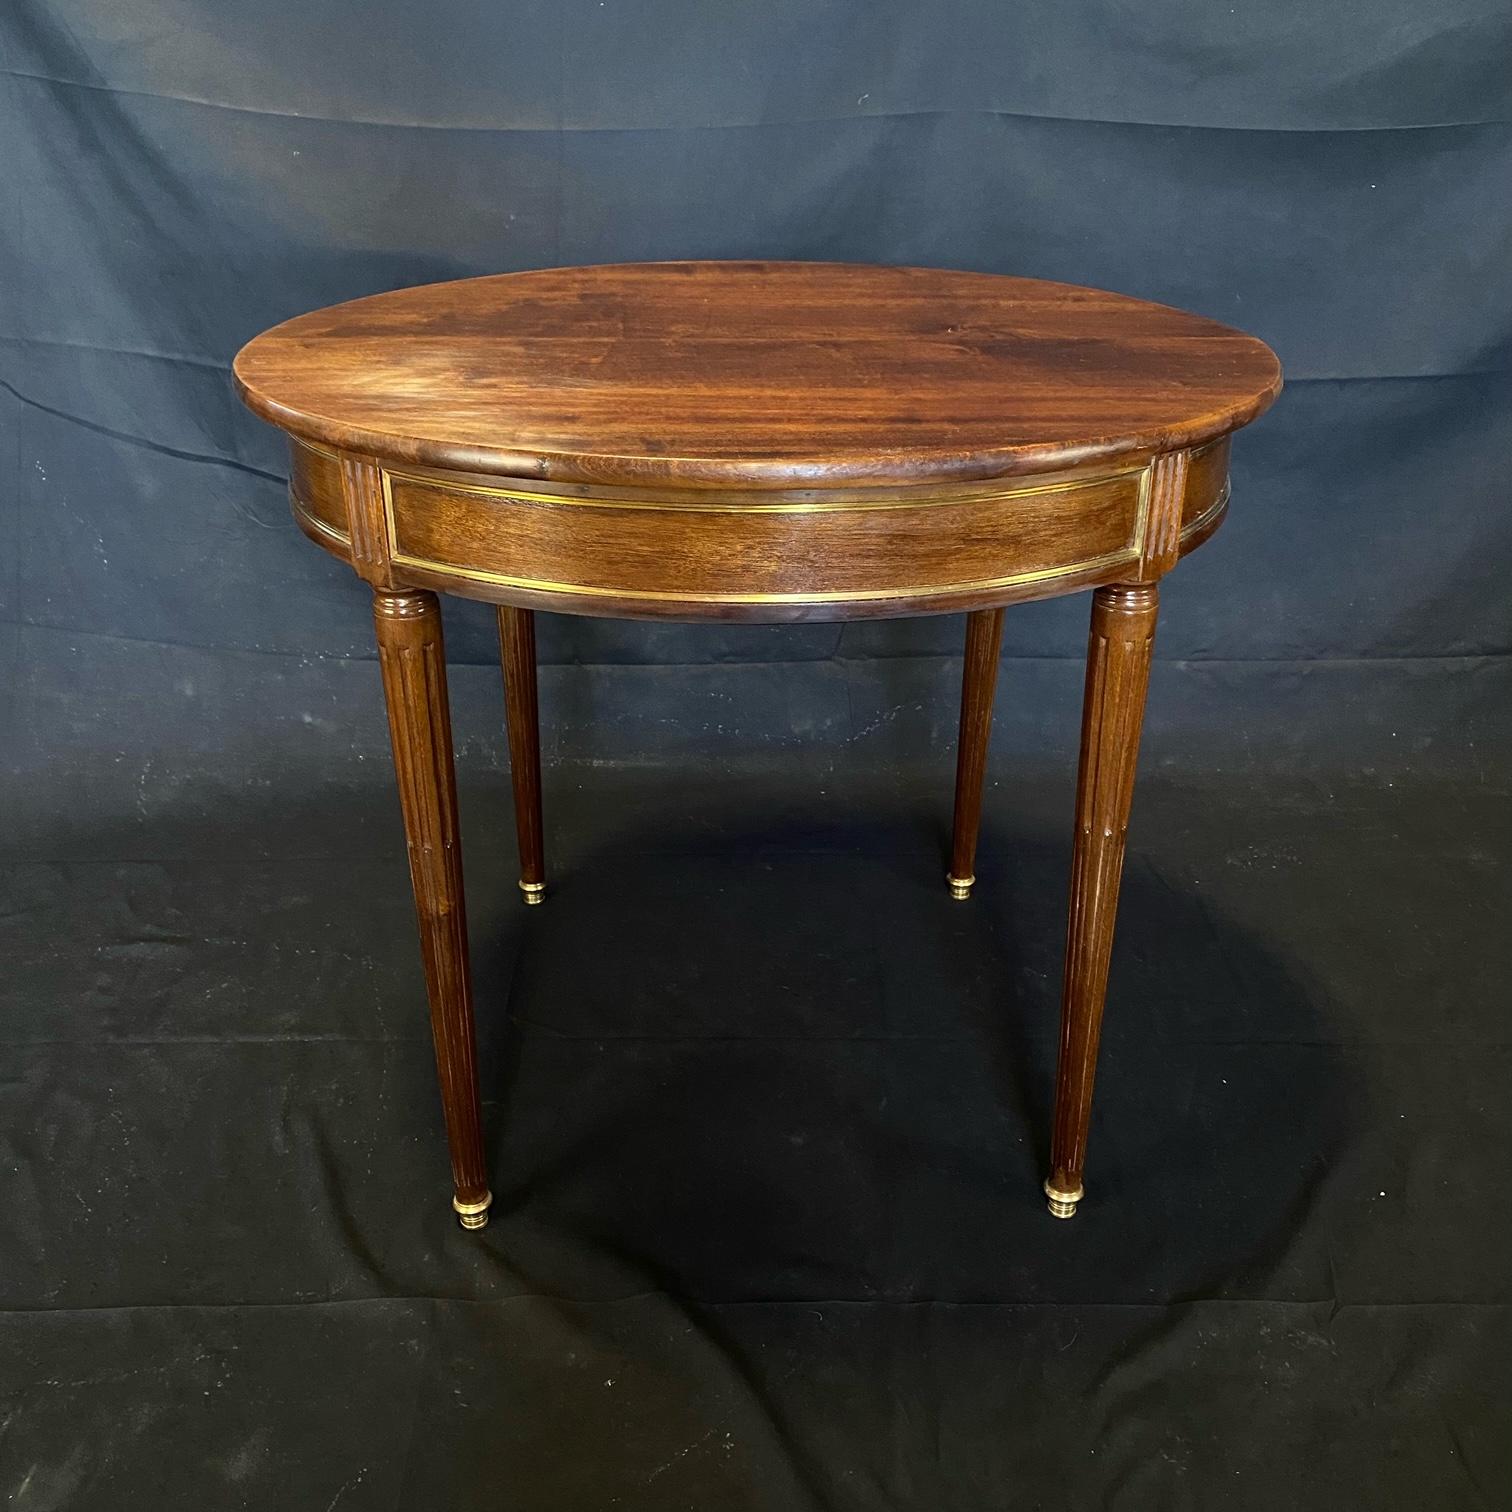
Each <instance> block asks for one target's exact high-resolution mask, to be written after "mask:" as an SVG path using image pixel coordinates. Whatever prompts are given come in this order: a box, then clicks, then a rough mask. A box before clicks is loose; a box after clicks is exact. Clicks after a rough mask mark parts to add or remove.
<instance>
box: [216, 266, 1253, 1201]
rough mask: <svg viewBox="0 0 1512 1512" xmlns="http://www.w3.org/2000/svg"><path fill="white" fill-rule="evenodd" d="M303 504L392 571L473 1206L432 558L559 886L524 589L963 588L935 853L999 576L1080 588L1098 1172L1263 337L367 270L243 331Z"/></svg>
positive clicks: (415, 788) (740, 275)
mask: <svg viewBox="0 0 1512 1512" xmlns="http://www.w3.org/2000/svg"><path fill="white" fill-rule="evenodd" d="M235 372H236V382H237V385H238V388H239V390H240V392H241V394H242V397H243V398H244V399H245V400H246V402H247V404H248V405H249V406H251V408H252V409H253V410H255V411H256V412H257V413H258V414H260V415H263V416H264V417H266V418H267V419H270V420H272V421H273V422H274V423H275V424H277V425H279V426H281V427H282V428H283V429H284V430H285V431H287V432H288V433H289V436H290V440H291V443H292V446H291V451H292V463H291V470H290V495H291V500H292V503H293V507H294V514H295V518H296V519H297V520H298V522H299V525H300V528H301V529H303V530H304V531H305V533H306V534H307V535H309V536H310V538H311V539H312V540H314V541H316V542H318V543H319V544H320V545H321V546H323V547H324V548H325V549H326V550H327V551H330V552H332V553H333V554H334V555H336V556H338V557H340V558H341V559H342V560H344V561H346V562H348V563H350V564H351V566H352V567H353V568H354V570H355V571H357V572H358V573H360V574H361V575H362V577H364V578H365V579H366V580H367V581H368V582H369V583H370V584H371V585H372V586H373V588H374V589H375V591H376V600H375V606H376V609H377V620H378V629H379V643H380V652H381V655H382V658H383V669H384V682H385V687H386V689H387V691H388V697H389V717H390V724H391V728H392V731H393V738H394V751H395V760H396V764H397V766H398V770H399V782H400V793H401V797H402V800H403V805H404V812H405V822H406V827H407V830H408V834H409V841H410V861H411V872H412V876H413V880H414V885H415V895H416V906H417V909H418V911H419V916H420V924H421V939H422V943H423V946H424V951H425V961H426V983H427V990H428V992H429V995H430V1001H431V1011H432V1022H433V1026H434V1029H435V1038H436V1053H437V1059H438V1063H439V1065H440V1068H441V1083H442V1094H443V1098H444V1100H445V1104H446V1114H447V1127H448V1132H449V1136H450V1139H451V1147H452V1159H453V1166H454V1173H455V1180H456V1189H457V1205H458V1207H459V1211H461V1212H462V1213H463V1218H464V1222H467V1223H469V1224H470V1225H474V1226H481V1224H482V1222H484V1221H486V1214H487V1203H488V1200H489V1199H488V1194H487V1189H486V1177H485V1173H484V1169H483V1158H482V1144H481V1134H480V1119H479V1113H478V1099H477V1086H476V1071H475V1068H474V1060H473V1037H472V1035H473V1031H472V1004H471V995H470V989H469V986H468V976H467V949H466V930H465V926H464V923H463V910H462V891H461V887H462V882H461V865H460V859H459V856H458V851H457V817H456V797H455V792H454V780H453V773H452V756H451V746H450V731H449V722H448V716H447V712H446V681H445V668H444V665H443V660H442V651H441V632H440V622H439V618H438V616H437V613H436V604H435V599H434V596H433V592H431V591H427V590H439V591H445V592H450V593H457V594H462V595H466V596H468V597H472V598H477V599H482V600H485V601H488V602H491V603H494V604H497V605H499V606H500V612H499V628H500V642H501V648H502V657H503V663H504V672H505V685H506V702H507V709H508V724H509V740H510V759H511V766H512V770H513V780H514V785H515V796H516V821H517V826H518V831H519V845H520V864H521V885H522V887H524V888H525V891H526V897H527V899H530V900H535V899H538V898H539V897H540V895H541V894H540V888H541V887H542V885H543V884H544V880H545V872H544V864H543V854H542V828H541V798H540V757H539V731H538V714H537V695H536V683H535V679H536V671H535V648H534V629H533V620H532V617H531V611H532V610H533V609H535V608H546V609H555V610H564V611H568V612H573V613H580V614H604V615H624V616H630V617H638V618H655V617H667V618H676V619H709V620H724V619H730V620H754V621H773V620H803V619H853V618H859V617H863V616H883V615H887V616H894V615H906V614H923V613H937V612H941V611H944V610H966V611H969V612H971V619H970V622H969V629H968V638H967V654H966V671H965V677H964V684H963V690H962V712H961V745H960V753H959V758H958V765H957V777H956V812H955V827H954V836H953V844H952V855H951V880H952V887H953V889H955V890H957V891H958V892H959V893H960V894H962V895H963V894H964V891H965V889H966V886H967V885H968V884H967V880H966V879H968V878H969V877H970V876H971V871H972V867H973V865H974V854H975V847H976V837H977V830H978V827H979V822H980V813H981V798H982V785H983V780H984V774H985V765H986V757H987V743H988V732H989V728H990V721H991V710H992V695H993V687H994V681H995V676H996V668H997V656H998V647H999V644H1000V636H1001V608H1002V606H1003V605H1005V604H1010V603H1016V602H1019V601H1022V600H1026V599H1035V598H1046V597H1050V596H1053V595H1057V594H1065V593H1070V592H1073V591H1076V590H1078V589H1085V588H1094V589H1096V594H1095V598H1094V605H1093V622H1092V636H1091V647H1090V654H1089V660H1088V677H1087V701H1086V710H1085V714H1084V721H1083V732H1082V756H1081V777H1080V785H1079V788H1078V799H1077V838H1076V850H1075V862H1074V868H1073V879H1072V895H1071V917H1070V925H1069V930H1068V945H1067V956H1066V984H1065V998H1064V1012H1063V1026H1062V1044H1061V1056H1060V1067H1059V1072H1058V1084H1057V1095H1056V1112H1055V1132H1054V1141H1053V1155H1052V1170H1051V1174H1050V1178H1049V1180H1048V1182H1047V1183H1046V1188H1047V1191H1048V1193H1049V1195H1050V1201H1051V1210H1052V1211H1053V1212H1056V1213H1057V1214H1058V1215H1059V1216H1063V1217H1065V1216H1070V1214H1071V1213H1073V1212H1074V1211H1075V1204H1076V1201H1077V1200H1078V1199H1079V1198H1080V1195H1081V1179H1082V1169H1083V1164H1084V1160H1085V1153H1086V1137H1087V1123H1088V1117H1089V1114H1090V1108H1091V1094H1092V1073H1093V1068H1094V1066H1095V1063H1096V1054H1097V1041H1098V1034H1099V1029H1100V1023H1101V1014H1102V1001H1103V994H1104V989H1105V987H1106V985H1107V973H1108V961H1109V948H1110V945H1111V941H1112V931H1113V916H1114V909H1115V905H1116V899H1117V892H1118V882H1119V876H1120V871H1121V867H1122V860H1123V850H1124V831H1125V825H1126V823H1127V819H1128V810H1129V799H1130V792H1131V788H1132V783H1133V776H1134V763H1135V757H1136V754H1137V750H1138V738H1139V726H1140V720H1141V717H1142V711H1143V707H1144V696H1145V686H1146V682H1147V678H1148V674H1149V664H1150V643H1151V636H1152V634H1153V631H1154V624H1155V609H1156V592H1157V590H1156V587H1155V584H1156V582H1157V580H1158V579H1159V578H1160V577H1161V576H1162V575H1163V574H1164V573H1165V572H1167V571H1169V569H1170V568H1171V567H1172V565H1174V563H1175V562H1176V561H1177V560H1178V559H1179V558H1180V557H1181V556H1182V555H1183V554H1185V553H1186V552H1188V551H1190V550H1192V549H1193V548H1195V547H1196V546H1198V545H1200V544H1201V543H1202V542H1203V541H1204V540H1206V539H1207V537H1208V536H1209V535H1211V534H1212V532H1213V531H1214V530H1215V529H1217V527H1218V525H1219V524H1220V523H1221V522H1222V520H1223V518H1224V514H1225V511H1226V509H1227V507H1228V496H1229V487H1228V459H1229V435H1230V433H1231V432H1232V431H1234V430H1236V429H1238V428H1239V427H1240V426H1242V425H1245V424H1247V423H1248V422H1249V421H1251V420H1253V419H1254V418H1255V417H1256V416H1257V415H1259V414H1260V413H1261V412H1262V411H1264V410H1265V409H1266V407H1267V406H1268V405H1269V404H1270V403H1271V401H1272V400H1273V399H1274V398H1275V395H1276V393H1277V392H1278V391H1279V389H1280V367H1279V365H1278V363H1277V362H1276V359H1275V356H1274V355H1273V354H1272V353H1271V352H1270V350H1269V349H1268V348H1267V347H1266V346H1265V345H1264V344H1263V343H1262V342H1259V341H1256V340H1255V339H1254V338H1252V337H1249V336H1246V335H1243V334H1242V333H1241V332H1238V331H1234V330H1231V329H1230V328H1228V327H1227V326H1222V325H1218V324H1216V323H1214V322H1213V321H1210V320H1205V319H1202V318H1200V317H1197V316H1193V315H1187V314H1184V313H1182V312H1181V311H1179V310H1172V309H1168V308H1167V307H1165V306H1162V305H1153V304H1148V303H1145V302H1143V301H1140V300H1134V299H1127V298H1124V297H1122V296H1120V295H1116V294H1109V293H1106V292H1104V291H1101V290H1094V289H1079V288H1074V287H1071V286H1069V285H1065V284H1053V283H1042V282H1038V281H1036V280H1032V279H1019V278H1003V277H996V276H992V275H987V274H976V273H958V272H946V271H939V270H929V269H920V268H874V267H861V266H849V265H843V264H823V263H821V264H802V263H749V262H748V263H662V264H643V265H630V266H624V267H601V268H576V269H568V268H563V269H549V270H544V271H541V272H533V273H519V274H507V275H500V276H497V277H493V278H480V279H469V280H464V281H461V282H458V283H453V284H438V285H432V286H430V287H427V288H418V289H404V290H400V291H397V292H395V293H391V294H381V295H375V296H373V297H372V298H369V299H362V300H356V301H354V302H352V303H351V304H346V305H338V306H335V307H334V308H332V309H328V310H321V311H317V312H315V313H314V314H311V315H303V316H300V317H299V318H297V319H295V320H291V321H288V322H286V323H285V324H284V325H282V326H279V327H277V328H275V329H274V330H272V331H269V332H266V333H265V334H264V335H262V336H259V337H258V338H257V339H256V340H255V341H253V342H251V343H249V345H248V346H247V347H245V348H244V349H243V350H242V352H241V353H240V354H239V355H238V357H237V359H236V364H235Z"/></svg>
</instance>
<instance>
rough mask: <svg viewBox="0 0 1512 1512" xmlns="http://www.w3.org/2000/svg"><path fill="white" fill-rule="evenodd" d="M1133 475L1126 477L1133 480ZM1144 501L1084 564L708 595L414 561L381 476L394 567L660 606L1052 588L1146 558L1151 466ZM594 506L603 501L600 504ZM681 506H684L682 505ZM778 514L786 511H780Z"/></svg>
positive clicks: (1051, 488)
mask: <svg viewBox="0 0 1512 1512" xmlns="http://www.w3.org/2000/svg"><path fill="white" fill-rule="evenodd" d="M1132 475H1133V470H1132V469H1131V470H1130V473H1129V474H1127V476H1132ZM1138 475H1139V496H1138V501H1137V503H1136V505H1135V515H1134V532H1133V539H1132V540H1131V541H1130V542H1129V543H1128V544H1127V545H1125V546H1120V547H1118V549H1117V550H1115V551H1106V552H1103V553H1102V554H1101V555H1100V556H1095V557H1086V558H1084V559H1083V560H1081V561H1079V562H1069V563H1066V564H1065V565H1063V566H1060V567H1037V568H1033V569H1031V570H1030V571H1028V572H1013V573H1008V574H1007V575H1006V576H1003V577H994V578H972V579H969V580H967V581H965V582H956V583H926V584H920V585H916V586H912V587H908V588H841V589H837V590H836V591H834V592H832V593H823V592H811V593H707V592H698V591H694V590H688V591H685V592H680V591H677V590H674V589H669V588H630V589H627V588H601V587H595V586H591V585H589V584H586V583H559V582H555V581H553V580H551V579H549V578H525V577H515V576H513V575H511V574H509V573H504V572H493V571H491V570H490V569H488V568H486V567H465V566H461V565H457V564H453V563H448V562H437V561H433V560H430V559H428V558H426V557H417V556H411V555H410V554H409V553H408V552H406V551H402V550H400V548H399V541H398V536H397V533H396V531H395V521H394V499H393V492H392V490H391V488H390V486H389V478H390V474H389V473H388V472H386V471H385V472H383V473H382V474H381V477H382V482H383V502H384V514H385V516H386V517H387V524H388V549H389V561H390V563H391V564H392V565H393V566H395V567H413V568H418V569H419V570H420V571H421V572H433V573H437V574H439V575H441V576H452V577H459V578H464V579H466V580H467V581H469V582H473V583H488V584H490V585H491V586H492V587H495V588H521V589H524V590H525V591H526V592H530V593H562V594H575V595H577V596H579V597H582V598H622V599H649V600H652V601H654V602H657V603H685V604H814V605H818V604H849V603H866V602H882V603H887V602H891V601H892V600H895V599H921V598H939V597H941V596H943V595H945V594H949V593H980V592H986V591H988V590H990V589H994V588H1016V587H1019V586H1020V585H1021V584H1024V583H1048V582H1053V581H1054V580H1055V579H1056V578H1063V577H1075V576H1077V575H1078V574H1080V573H1086V572H1099V571H1101V570H1102V569H1103V568H1104V567H1118V566H1124V565H1131V566H1132V565H1137V564H1138V562H1139V560H1140V558H1141V557H1142V556H1143V554H1144V542H1145V533H1146V530H1147V529H1148V526H1149V517H1150V469H1149V468H1148V467H1144V468H1140V469H1138ZM393 476H397V477H405V476H409V475H408V474H402V473H401V474H394V475H393ZM1076 486H1077V485H1076V484H1066V483H1062V484H1049V485H1045V486H1044V487H1041V488H1039V489H1036V490H1034V491H1035V492H1039V493H1050V492H1058V491H1060V490H1061V489H1064V488H1072V487H1076ZM489 491H490V492H500V493H504V491H503V490H489ZM504 497H506V498H513V497H524V496H522V495H515V494H512V493H504ZM544 497H546V499H547V501H548V502H551V503H555V502H556V499H555V498H554V497H553V496H549V495H548V496H544ZM981 497H983V498H1000V497H1002V495H999V494H985V495H981ZM594 502H595V503H597V502H600V501H597V500H595V501H594ZM631 507H634V508H652V509H659V508H661V507H662V506H661V505H633V506H631ZM679 507H681V506H679ZM689 507H692V508H699V509H710V508H712V509H715V510H722V511H723V512H725V513H729V512H732V511H731V510H730V507H729V506H727V505H726V506H719V505H695V506H689ZM795 507H796V508H798V509H801V510H803V511H804V512H808V511H809V509H810V508H811V506H808V505H799V506H795ZM855 507H859V508H872V507H875V506H871V505H858V506H855ZM777 512H787V511H785V510H782V509H781V507H780V506H778V507H777Z"/></svg>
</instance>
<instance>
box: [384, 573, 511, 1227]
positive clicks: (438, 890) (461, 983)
mask: <svg viewBox="0 0 1512 1512" xmlns="http://www.w3.org/2000/svg"><path fill="white" fill-rule="evenodd" d="M373 620H374V624H375V625H376V627H377V632H378V660H379V665H380V666H381V667H382V669H383V691H384V695H385V698H386V700H387V703H388V719H389V737H390V739H391V741H392V742H393V747H394V770H395V773H396V774H397V776H398V779H399V803H400V807H401V808H402V809H403V811H404V830H405V836H406V838H407V840H408V842H409V863H410V881H411V883H412V884H413V886H414V890H415V913H416V916H417V918H418V920H419V924H420V947H421V952H422V954H423V955H424V957H425V986H426V992H427V994H428V995H429V997H430V1010H431V1035H432V1038H433V1039H434V1040H435V1045H436V1069H437V1071H438V1073H439V1075H440V1080H441V1103H442V1107H443V1109H444V1111H445V1114H446V1137H447V1141H448V1143H449V1144H450V1146H451V1161H452V1183H453V1186H454V1188H455V1196H454V1197H453V1199H452V1206H453V1207H454V1208H456V1210H457V1214H458V1216H459V1218H460V1219H461V1221H462V1223H463V1225H464V1226H465V1227H467V1228H482V1227H483V1225H484V1224H485V1223H487V1222H488V1207H489V1204H490V1202H491V1201H492V1200H493V1199H492V1197H491V1196H490V1194H489V1190H488V1169H487V1165H486V1163H485V1160H484V1156H483V1117H482V1109H481V1107H480V1104H479V1100H478V1067H477V1052H476V1049H475V1044H474V1032H473V1008H472V982H471V977H470V973H469V966H468V954H467V909H466V905H465V903H464V901H463V890H462V848H461V847H462V842H461V835H460V833H459V827H458V823H457V785H456V777H455V773H454V769H453V762H452V737H451V714H450V710H449V707H448V704H447V697H446V651H445V646H444V643H443V641H442V636H441V611H440V608H439V606H438V605H437V603H436V596H435V594H433V593H427V592H424V591H404V592H387V591H382V590H380V591H378V592H377V593H375V594H374V595H373Z"/></svg>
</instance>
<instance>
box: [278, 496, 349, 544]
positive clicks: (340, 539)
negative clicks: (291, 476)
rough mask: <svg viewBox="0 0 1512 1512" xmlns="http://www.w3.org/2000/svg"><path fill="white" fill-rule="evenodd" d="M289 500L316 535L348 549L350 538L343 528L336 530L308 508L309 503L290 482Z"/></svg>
mask: <svg viewBox="0 0 1512 1512" xmlns="http://www.w3.org/2000/svg"><path fill="white" fill-rule="evenodd" d="M289 502H290V503H291V504H293V506H294V512H295V513H296V514H297V515H298V516H299V518H300V519H301V520H302V521H303V522H304V523H305V524H306V525H308V526H309V527H310V529H311V530H313V531H314V532H315V533H316V534H317V535H321V536H324V537H325V538H326V540H328V541H334V542H335V543H336V544H337V545H338V546H345V547H347V548H349V549H350V547H351V544H352V538H351V536H349V535H348V534H347V533H346V532H345V531H344V530H337V528H336V527H335V526H334V525H329V524H327V523H326V521H324V520H322V519H321V518H320V516H319V515H318V514H316V513H314V511H313V510H311V509H310V507H309V505H307V504H306V503H305V501H304V500H303V499H301V498H300V497H299V495H298V494H297V493H296V492H295V491H294V487H293V485H292V484H291V485H290V487H289Z"/></svg>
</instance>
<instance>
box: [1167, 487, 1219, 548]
mask: <svg viewBox="0 0 1512 1512" xmlns="http://www.w3.org/2000/svg"><path fill="white" fill-rule="evenodd" d="M1230 486H1231V485H1230V483H1229V480H1228V479H1227V478H1225V479H1224V480H1223V487H1222V488H1220V489H1219V490H1218V497H1217V498H1216V499H1214V500H1213V502H1212V503H1211V504H1209V505H1208V507H1207V508H1206V509H1204V510H1203V511H1202V513H1201V514H1200V515H1198V516H1196V518H1195V519H1192V520H1189V521H1188V522H1187V523H1186V524H1185V525H1183V526H1182V527H1181V534H1180V536H1179V537H1178V538H1177V539H1178V540H1182V541H1184V540H1186V538H1187V537H1188V536H1193V535H1196V534H1197V532H1198V531H1199V530H1201V529H1202V528H1203V526H1205V525H1209V524H1211V523H1212V522H1213V521H1214V520H1215V519H1217V517H1218V516H1219V515H1221V514H1222V513H1223V511H1224V510H1225V509H1227V508H1228V504H1229V491H1230Z"/></svg>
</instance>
